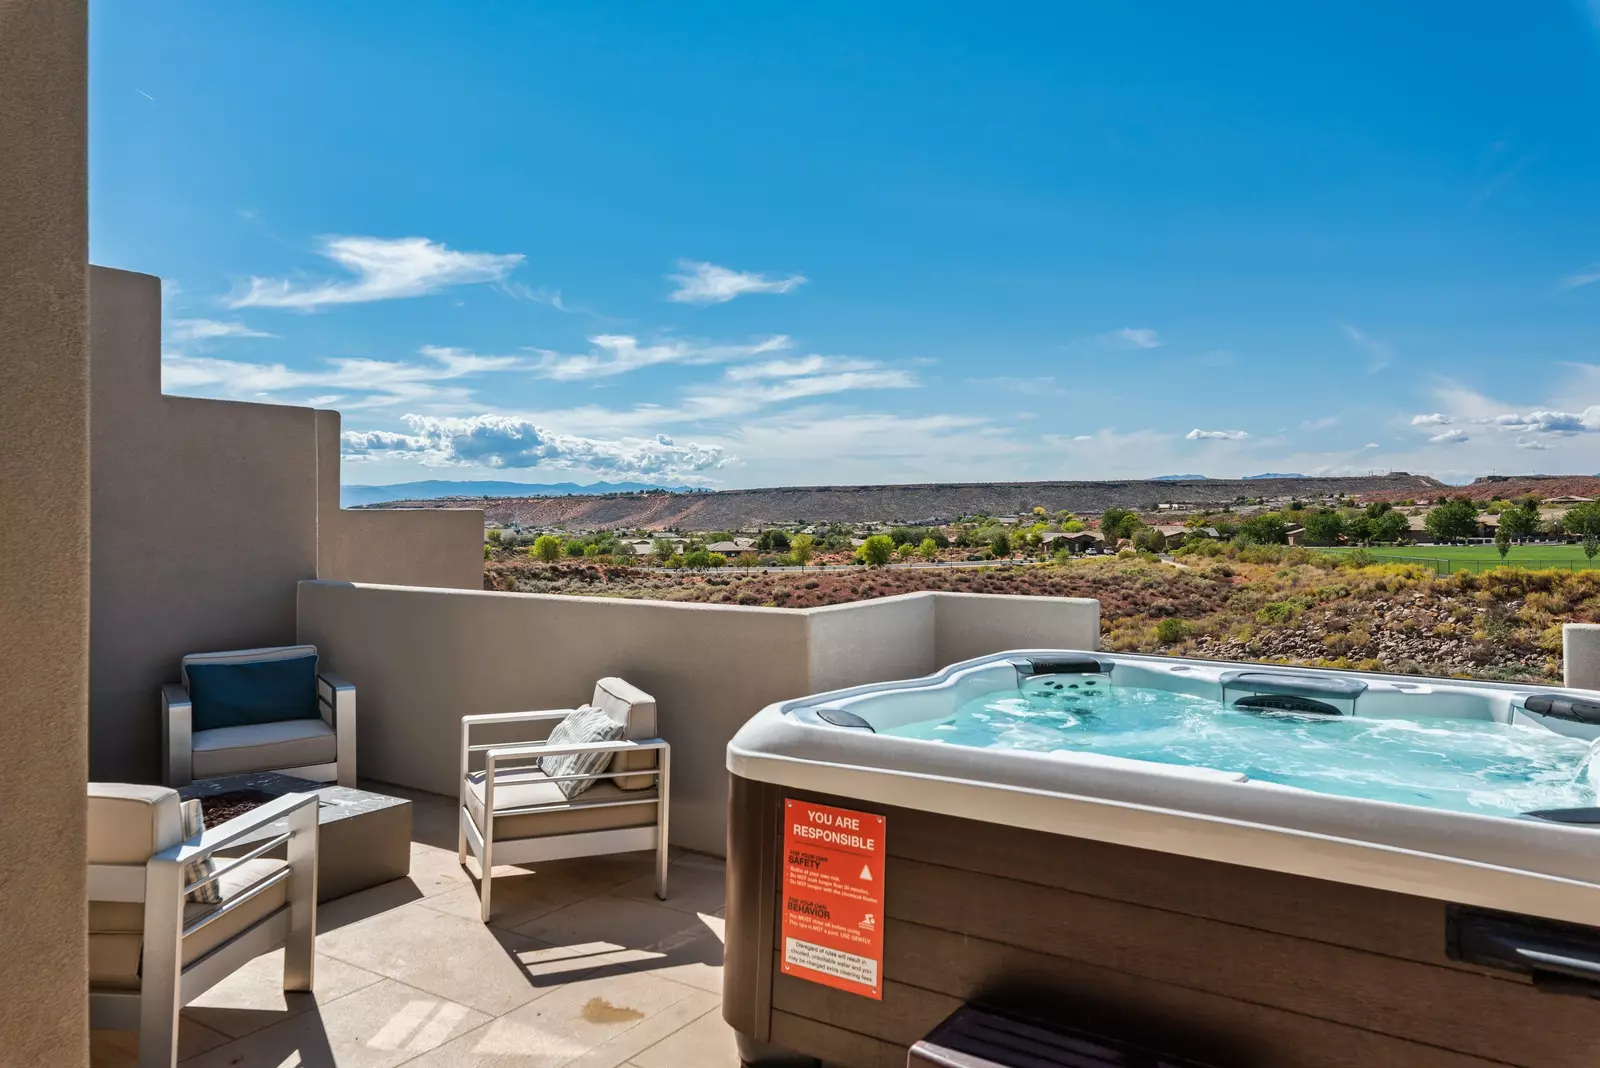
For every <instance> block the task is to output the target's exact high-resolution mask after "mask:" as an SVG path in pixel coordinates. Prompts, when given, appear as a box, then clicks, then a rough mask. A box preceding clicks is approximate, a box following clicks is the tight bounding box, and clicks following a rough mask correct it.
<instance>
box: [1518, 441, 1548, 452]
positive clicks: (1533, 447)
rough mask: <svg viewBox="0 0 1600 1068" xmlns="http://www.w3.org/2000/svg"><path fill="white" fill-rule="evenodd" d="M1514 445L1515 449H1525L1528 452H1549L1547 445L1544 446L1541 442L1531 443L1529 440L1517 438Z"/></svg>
mask: <svg viewBox="0 0 1600 1068" xmlns="http://www.w3.org/2000/svg"><path fill="white" fill-rule="evenodd" d="M1516 444H1517V448H1519V449H1527V450H1528V451H1530V452H1549V451H1550V446H1549V445H1546V444H1545V443H1544V442H1542V441H1533V440H1532V439H1530V438H1519V439H1518V440H1517V443H1516Z"/></svg>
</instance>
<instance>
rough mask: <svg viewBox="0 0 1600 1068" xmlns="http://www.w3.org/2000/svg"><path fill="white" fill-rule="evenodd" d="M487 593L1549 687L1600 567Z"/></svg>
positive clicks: (1232, 570)
mask: <svg viewBox="0 0 1600 1068" xmlns="http://www.w3.org/2000/svg"><path fill="white" fill-rule="evenodd" d="M485 584H486V586H488V588H490V589H499V590H518V591H523V592H539V593H566V594H582V595H590V596H609V597H636V598H650V599H657V600H672V601H699V602H709V603H717V604H741V605H764V606H768V607H779V608H806V607H812V606H816V605H826V604H839V603H843V602H846V601H857V600H864V599H867V598H873V597H890V596H894V595H895V594H901V593H911V592H914V591H917V590H953V591H960V592H971V593H995V594H1021V595H1034V596H1054V597H1094V598H1096V599H1098V600H1099V601H1100V604H1101V627H1102V631H1103V633H1102V638H1101V640H1102V644H1103V645H1104V647H1105V648H1108V649H1114V650H1118V651H1125V652H1151V653H1168V654H1172V655H1184V656H1197V657H1208V658H1214V659H1224V660H1241V661H1257V662H1271V663H1292V664H1309V665H1320V666H1329V667H1348V668H1363V669H1366V670H1373V671H1392V672H1401V673H1412V674H1428V675H1456V676H1463V677H1473V678H1485V679H1500V680H1512V679H1526V680H1537V681H1544V682H1548V681H1553V680H1557V679H1559V678H1560V671H1561V663H1560V657H1561V626H1560V625H1561V624H1562V623H1564V622H1595V621H1600V571H1578V572H1568V571H1541V570H1524V569H1521V568H1515V567H1509V568H1498V569H1495V570H1492V571H1488V572H1484V573H1481V574H1472V573H1470V572H1457V573H1456V574H1454V575H1450V576H1446V577H1440V576H1437V575H1435V574H1434V573H1433V572H1432V570H1431V569H1428V568H1424V567H1418V566H1416V565H1410V564H1397V563H1385V562H1381V561H1376V560H1373V559H1371V558H1370V557H1368V556H1367V555H1366V554H1364V553H1361V552H1355V553H1344V554H1332V553H1321V552H1317V551H1315V550H1309V549H1290V548H1285V547H1277V546H1242V547H1241V546H1233V545H1226V546H1224V545H1217V544H1207V545H1204V546H1197V547H1195V548H1194V549H1188V550H1182V551H1180V552H1179V553H1178V554H1177V556H1176V557H1175V559H1174V561H1173V562H1165V561H1162V560H1160V559H1158V558H1156V557H1155V556H1153V555H1151V554H1148V553H1145V554H1140V553H1135V552H1131V551H1129V552H1125V553H1123V554H1121V555H1119V556H1116V557H1105V558H1091V559H1073V560H1069V561H1064V562H1060V563H1047V564H1040V565H1033V566H1004V565H997V566H983V567H968V568H947V569H937V570H910V569H895V568H875V567H862V568H857V569H853V570H849V571H817V572H810V573H807V572H772V573H761V572H756V573H739V574H718V573H716V572H689V571H682V572H673V573H665V572H660V571H647V570H643V569H640V568H635V567H627V566H615V565H609V564H600V563H591V562H590V561H588V560H579V559H576V558H571V559H569V560H567V561H566V562H563V563H559V564H556V565H553V566H552V565H541V564H540V563H538V562H537V561H535V560H530V559H529V558H528V557H527V556H526V555H524V556H522V557H521V558H518V559H509V560H507V561H505V562H491V563H490V564H489V565H488V566H487V567H486V572H485Z"/></svg>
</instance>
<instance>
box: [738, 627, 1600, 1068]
mask: <svg viewBox="0 0 1600 1068" xmlns="http://www.w3.org/2000/svg"><path fill="white" fill-rule="evenodd" d="M1596 738H1600V693H1589V692H1585V691H1576V690H1564V689H1559V688H1552V687H1530V686H1523V685H1507V684H1495V683H1478V682H1465V681H1459V680H1449V679H1430V678H1417V677H1412V676H1390V675H1376V674H1361V673H1352V672H1337V671H1321V670H1312V669H1300V668H1293V669H1291V668H1277V667H1261V666H1249V665H1240V664H1233V663H1217V662H1208V661H1198V660H1180V659H1173V658H1164V657H1146V656H1132V655H1121V654H1107V653H1099V652H1085V651H1073V650H1020V651H1015V652H1009V653H1002V654H997V655H995V656H988V657H983V658H981V659H978V660H972V661H967V662H965V663H961V664H957V665H954V666H952V667H950V668H947V669H946V670H944V671H942V672H939V673H938V674H936V675H932V676H929V677H927V678H923V679H915V680H910V681H905V682H893V683H880V684H874V685H870V686H861V687H855V688H853V689H846V690H839V691H835V692H832V693H827V694H820V695H816V696H813V697H808V698H803V699H800V700H795V701H789V702H784V703H781V704H777V705H772V706H769V707H768V708H765V709H763V710H762V711H761V712H760V713H758V714H757V715H756V716H755V717H754V718H752V719H751V720H750V721H749V722H748V723H747V724H745V726H744V727H743V728H742V729H741V730H740V731H739V733H738V734H737V735H736V736H735V737H734V739H733V741H732V742H731V743H730V744H729V746H728V757H727V766H728V771H729V774H730V813H729V843H728V911H727V927H726V971H725V990H724V1000H723V1011H724V1016H725V1018H726V1019H727V1020H728V1022H729V1023H730V1024H731V1025H732V1026H733V1027H734V1029H735V1030H736V1031H737V1032H738V1033H739V1034H740V1036H741V1039H740V1040H741V1044H742V1047H743V1049H744V1051H745V1053H746V1055H747V1057H749V1058H750V1059H752V1060H759V1059H761V1058H762V1057H763V1056H765V1057H772V1056H776V1055H778V1054H779V1053H780V1052H781V1051H784V1050H787V1051H795V1052H798V1053H800V1054H804V1055H806V1056H810V1057H818V1058H822V1059H825V1060H828V1061H832V1062H838V1063H841V1064H847V1065H853V1064H860V1065H887V1064H900V1063H904V1050H905V1048H906V1047H907V1046H909V1045H910V1044H911V1043H912V1042H914V1041H915V1040H916V1039H917V1038H919V1037H921V1036H922V1035H923V1034H925V1033H926V1032H927V1031H929V1030H931V1029H932V1028H933V1027H934V1026H935V1025H937V1024H938V1023H939V1022H940V1020H942V1019H944V1018H945V1017H946V1016H948V1015H949V1014H950V1012H951V1011H952V1010H953V1009H955V1008H956V1007H958V1006H959V1005H961V1004H963V1003H979V1004H988V1005H991V1006H993V1007H995V1008H998V1009H1003V1010H1008V1011H1023V1012H1026V1013H1028V1014H1030V1015H1032V1016H1034V1017H1036V1018H1047V1019H1053V1020H1056V1021H1058V1022H1060V1023H1061V1024H1062V1025H1064V1026H1070V1027H1073V1028H1076V1029H1082V1030H1085V1031H1089V1032H1094V1033H1100V1034H1107V1035H1119V1036H1122V1037H1127V1036H1129V1035H1134V1036H1137V1037H1139V1038H1140V1039H1141V1040H1146V1041H1149V1042H1150V1043H1151V1044H1152V1045H1154V1046H1156V1047H1159V1048H1161V1049H1162V1050H1165V1051H1167V1052H1169V1053H1172V1054H1174V1055H1183V1056H1193V1057H1197V1058H1201V1059H1206V1060H1210V1061H1213V1062H1215V1063H1218V1064H1263V1065H1266V1064H1271V1065H1301V1064H1304V1065H1355V1064H1373V1065H1376V1064H1384V1065H1389V1064H1394V1065H1441V1066H1442V1065H1478V1066H1482V1065H1486V1064H1496V1063H1499V1064H1516V1065H1528V1066H1530V1068H1531V1066H1550V1065H1568V1064H1571V1065H1594V1064H1600V1001H1596V1000H1594V997H1595V996H1600V807H1597V806H1600V801H1596V791H1595V786H1594V782H1593V780H1591V778H1590V772H1591V768H1590V761H1589V755H1590V752H1591V743H1592V742H1594V740H1595V739H1596ZM1593 770H1594V771H1596V772H1600V767H1597V768H1595V769H1593ZM799 813H805V814H807V815H806V816H804V817H802V816H800V815H797V814H799ZM802 818H807V819H811V820H813V821H820V820H823V819H826V820H829V821H832V820H835V819H838V820H842V821H843V822H842V826H843V827H844V828H845V833H843V834H842V835H834V838H833V839H829V838H827V837H822V838H817V837H813V838H811V839H809V840H808V839H807V838H806V837H805V835H807V834H810V835H813V836H817V835H823V836H826V835H829V834H833V832H832V831H831V830H828V829H826V828H818V827H802V826H797V825H796V821H797V820H800V819H802ZM880 820H881V822H880ZM874 843H875V844H874ZM813 844H815V845H816V849H813ZM831 845H837V846H838V848H839V849H840V850H843V851H844V852H842V853H829V852H828V849H829V848H830V846H831ZM852 849H855V851H854V852H852V851H851V850H852ZM873 849H879V850H881V851H882V857H881V858H873V857H871V856H869V854H870V853H871V851H872V850H873ZM858 856H859V857H861V858H864V859H868V860H872V861H873V862H874V863H878V864H881V868H874V867H872V865H871V864H867V863H863V864H862V865H861V870H860V871H859V872H857V871H856V858H857V857H858ZM829 858H832V859H829ZM830 864H831V865H832V866H833V867H835V868H838V869H839V870H840V871H843V874H844V876H845V883H839V882H838V881H837V880H834V882H833V883H832V884H830V885H829V886H824V887H823V889H822V891H821V892H817V893H813V892H812V891H813V890H816V889H817V887H819V886H822V884H821V883H818V882H817V879H818V878H819V877H818V876H816V875H814V874H807V871H808V869H818V868H828V866H829V865H830ZM844 868H848V869H849V870H848V871H844ZM829 870H831V869H829ZM875 872H877V874H874V873H875ZM858 876H859V877H860V879H861V880H864V881H862V882H860V883H854V882H852V880H854V879H856V878H857V877H858ZM828 878H830V879H831V878H832V876H829V877H828ZM806 880H810V881H809V882H805V881H806ZM802 884H804V886H808V887H810V888H811V889H802V888H801V887H802ZM845 884H849V885H845ZM830 894H831V895H832V896H831V897H830V896H829V895H830ZM830 901H831V902H836V903H837V904H836V905H830V904H829V902H830ZM840 906H842V908H841V907H840ZM830 908H831V909H832V914H833V915H834V919H833V920H830V921H829V922H833V923H834V927H835V928H837V927H838V923H837V922H836V921H837V919H838V917H841V916H845V915H848V917H849V927H850V930H848V931H843V930H839V931H836V933H839V934H840V935H841V938H840V939H834V940H832V941H831V943H830V944H829V945H824V946H823V947H822V948H820V949H819V948H818V947H817V946H815V945H812V944H811V943H810V942H809V941H808V939H809V938H810V937H811V936H810V935H808V934H806V933H805V931H806V930H807V928H805V927H804V924H806V923H814V922H815V915H812V914H813V913H814V914H816V915H821V916H824V917H826V916H829V915H830V912H829V910H830ZM874 910H875V911H874ZM786 913H787V914H788V918H787V919H786V918H785V917H786ZM862 915H865V916H866V921H864V922H863V921H862V920H861V919H860V917H861V916H862ZM808 917H809V918H808ZM796 925H800V926H799V927H797V926H796ZM797 931H798V934H797ZM818 941H820V942H829V939H826V938H819V939H818ZM819 954H820V955H825V956H819ZM841 954H842V956H841ZM830 961H831V962H835V963H830ZM839 961H843V962H845V963H843V964H838V963H836V962H839ZM823 973H828V974H823ZM830 976H834V977H832V978H830ZM1561 995H1567V996H1561Z"/></svg>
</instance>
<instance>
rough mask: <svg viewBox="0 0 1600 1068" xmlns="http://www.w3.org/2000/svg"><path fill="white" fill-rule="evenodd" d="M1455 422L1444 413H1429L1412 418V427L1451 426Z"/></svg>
mask: <svg viewBox="0 0 1600 1068" xmlns="http://www.w3.org/2000/svg"><path fill="white" fill-rule="evenodd" d="M1453 422H1455V420H1454V419H1452V418H1451V417H1450V416H1448V415H1445V414H1444V413H1443V412H1429V413H1428V414H1426V415H1413V416H1412V417H1411V425H1412V426H1449V425H1450V424H1451V423H1453Z"/></svg>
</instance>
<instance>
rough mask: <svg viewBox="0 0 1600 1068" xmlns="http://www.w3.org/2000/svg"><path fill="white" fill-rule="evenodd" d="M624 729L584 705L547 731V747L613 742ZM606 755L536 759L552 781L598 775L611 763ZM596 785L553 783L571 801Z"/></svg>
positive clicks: (588, 782) (570, 781)
mask: <svg viewBox="0 0 1600 1068" xmlns="http://www.w3.org/2000/svg"><path fill="white" fill-rule="evenodd" d="M622 731H623V726H622V724H620V723H618V722H617V721H616V720H614V719H612V718H611V717H610V716H608V715H606V714H605V713H604V712H602V711H601V710H600V709H598V708H595V707H594V706H592V705H584V706H583V707H582V708H579V709H575V710H574V711H572V712H569V713H567V717H566V718H565V719H563V720H562V721H561V722H560V723H557V724H556V729H555V730H553V731H551V732H550V737H549V739H547V741H546V744H547V745H573V744H576V743H578V742H614V741H616V740H617V739H618V738H621V737H622ZM612 756H613V754H611V753H608V752H604V751H601V752H596V753H572V754H569V755H566V756H547V757H542V758H540V760H539V770H541V771H543V772H544V773H545V774H546V775H548V776H550V777H551V778H555V777H557V776H559V775H598V774H600V773H601V772H603V771H605V770H606V765H608V764H610V763H611V757H612ZM594 784H595V780H594V779H592V778H590V779H567V780H566V781H564V782H558V783H556V785H557V786H559V787H560V788H561V792H562V794H564V795H565V796H566V798H567V800H569V801H570V800H572V799H573V798H574V797H577V796H578V795H579V794H581V793H583V792H584V791H585V790H587V789H588V788H589V787H591V786H593V785H594Z"/></svg>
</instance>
